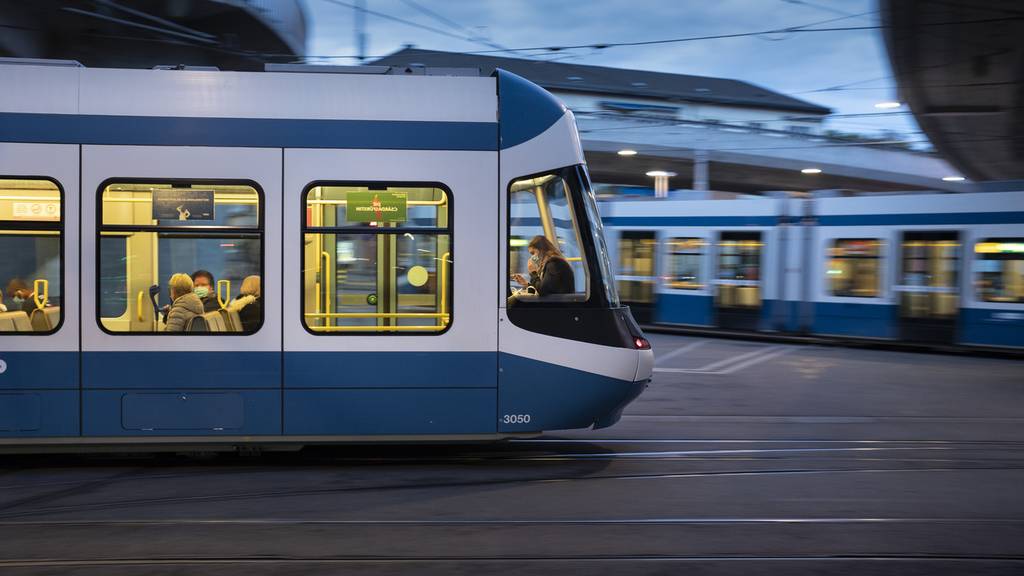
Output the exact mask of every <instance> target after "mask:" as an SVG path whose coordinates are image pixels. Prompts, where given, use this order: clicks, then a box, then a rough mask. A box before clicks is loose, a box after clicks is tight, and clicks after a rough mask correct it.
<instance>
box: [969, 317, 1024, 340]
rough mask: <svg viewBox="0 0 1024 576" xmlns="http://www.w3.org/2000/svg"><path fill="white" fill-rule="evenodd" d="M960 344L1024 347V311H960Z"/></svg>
mask: <svg viewBox="0 0 1024 576" xmlns="http://www.w3.org/2000/svg"><path fill="white" fill-rule="evenodd" d="M960 343H961V344H975V345H980V346H1011V347H1024V311H1019V310H1014V309H1008V310H1000V309H998V308H964V309H962V310H961V311H960Z"/></svg>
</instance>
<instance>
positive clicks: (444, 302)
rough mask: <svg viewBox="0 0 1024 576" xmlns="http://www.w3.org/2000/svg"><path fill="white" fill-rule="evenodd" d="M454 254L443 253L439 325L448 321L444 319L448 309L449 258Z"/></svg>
mask: <svg viewBox="0 0 1024 576" xmlns="http://www.w3.org/2000/svg"><path fill="white" fill-rule="evenodd" d="M451 255H452V253H451V252H445V253H444V254H443V255H441V282H440V284H441V318H439V319H438V320H439V321H440V324H439V326H444V325H445V324H446V323H447V322H446V321H445V320H444V317H445V315H446V314H447V310H448V258H449V257H450V256H451Z"/></svg>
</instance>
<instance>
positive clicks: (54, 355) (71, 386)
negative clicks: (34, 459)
mask: <svg viewBox="0 0 1024 576" xmlns="http://www.w3.org/2000/svg"><path fill="white" fill-rule="evenodd" d="M40 343H41V344H42V340H40ZM0 360H3V365H4V370H3V373H0V437H9V438H10V437H57V436H78V434H79V420H78V385H79V378H78V352H0Z"/></svg>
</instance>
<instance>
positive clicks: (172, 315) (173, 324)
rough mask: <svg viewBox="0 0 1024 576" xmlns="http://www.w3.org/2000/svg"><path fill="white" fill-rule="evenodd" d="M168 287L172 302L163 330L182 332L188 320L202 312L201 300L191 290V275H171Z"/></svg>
mask: <svg viewBox="0 0 1024 576" xmlns="http://www.w3.org/2000/svg"><path fill="white" fill-rule="evenodd" d="M170 288H171V301H172V304H171V309H170V311H168V312H167V325H166V326H165V327H164V332H184V331H185V328H186V327H188V323H189V321H191V320H192V319H193V318H195V317H196V316H201V315H202V314H203V301H202V300H200V299H199V296H196V294H195V292H193V291H192V277H191V276H189V275H188V274H175V275H174V276H171V281H170Z"/></svg>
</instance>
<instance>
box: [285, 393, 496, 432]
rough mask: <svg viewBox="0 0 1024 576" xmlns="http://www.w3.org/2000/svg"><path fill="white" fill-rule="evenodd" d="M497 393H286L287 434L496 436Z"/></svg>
mask: <svg viewBox="0 0 1024 576" xmlns="http://www.w3.org/2000/svg"><path fill="white" fill-rule="evenodd" d="M496 405H497V390H495V389H494V388H448V389H446V388H404V389H395V388H363V389H316V390H290V389H289V390H285V393H284V422H285V430H284V432H285V434H299V435H327V434H330V435H378V434H389V435H397V434H403V435H404V434H493V433H495V431H496V424H495V416H494V410H495V406H496Z"/></svg>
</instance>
